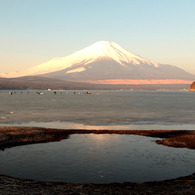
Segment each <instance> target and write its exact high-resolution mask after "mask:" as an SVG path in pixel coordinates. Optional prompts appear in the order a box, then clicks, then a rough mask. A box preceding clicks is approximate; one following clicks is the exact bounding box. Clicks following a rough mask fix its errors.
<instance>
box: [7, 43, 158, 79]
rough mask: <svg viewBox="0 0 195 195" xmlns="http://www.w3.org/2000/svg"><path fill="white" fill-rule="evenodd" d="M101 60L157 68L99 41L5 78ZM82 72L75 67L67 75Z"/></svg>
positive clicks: (155, 65)
mask: <svg viewBox="0 0 195 195" xmlns="http://www.w3.org/2000/svg"><path fill="white" fill-rule="evenodd" d="M101 58H104V59H113V60H114V61H116V62H118V63H119V64H120V65H121V66H126V65H125V63H131V64H134V65H138V64H140V63H144V64H148V65H151V66H154V67H158V63H156V62H153V61H150V60H147V59H145V58H142V57H140V56H137V55H135V54H133V53H131V52H129V51H127V50H126V49H123V48H122V47H120V46H119V45H118V44H116V43H114V42H111V41H99V42H96V43H94V44H92V45H91V46H89V47H86V48H84V49H82V50H80V51H77V52H75V53H73V54H72V55H69V56H66V57H63V58H54V59H52V60H50V61H48V62H46V63H43V64H40V65H38V66H35V67H32V68H30V69H27V70H25V71H23V72H19V73H12V74H10V75H9V74H8V75H7V77H14V76H15V77H19V76H26V75H40V74H47V73H50V72H56V71H60V70H63V69H66V68H70V67H71V66H72V65H75V64H81V63H82V64H83V65H87V64H89V63H92V62H94V61H97V60H98V59H101ZM84 70H85V68H84V67H82V68H78V69H77V68H76V67H75V69H74V71H73V70H72V71H70V72H68V73H72V72H81V71H84Z"/></svg>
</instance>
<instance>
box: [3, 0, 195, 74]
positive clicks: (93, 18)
mask: <svg viewBox="0 0 195 195" xmlns="http://www.w3.org/2000/svg"><path fill="white" fill-rule="evenodd" d="M194 10H195V0H0V73H4V72H12V71H20V70H24V69H26V68H29V67H31V66H35V65H38V64H40V63H43V62H45V61H47V60H50V59H51V58H54V57H64V56H66V55H69V54H71V53H73V52H75V51H77V50H80V49H82V48H84V47H86V46H89V45H91V44H93V43H94V42H97V41H100V40H108V41H114V42H116V43H118V44H119V45H121V46H122V47H124V48H126V49H128V50H129V51H131V52H133V53H136V54H138V55H140V56H142V57H145V58H148V59H151V60H154V61H156V62H158V63H164V64H172V65H176V66H178V67H180V68H182V69H184V70H186V71H188V72H191V73H193V74H195V11H194Z"/></svg>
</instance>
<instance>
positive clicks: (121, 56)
mask: <svg viewBox="0 0 195 195" xmlns="http://www.w3.org/2000/svg"><path fill="white" fill-rule="evenodd" d="M2 76H4V77H8V78H11V77H22V76H43V77H48V78H55V79H62V80H68V81H76V82H88V83H99V84H129V83H133V84H137V83H136V82H138V83H139V82H141V81H142V82H143V83H146V84H150V83H151V84H155V82H157V83H160V82H162V83H166V84H169V82H170V84H171V83H172V84H177V82H179V81H181V80H183V81H182V82H184V80H185V81H186V82H188V81H187V80H194V78H195V77H194V75H192V74H190V73H187V72H185V71H184V70H182V69H180V68H177V67H176V66H172V65H164V64H159V63H157V62H154V61H152V60H148V59H146V58H143V57H140V56H138V55H136V54H133V53H131V52H130V51H128V50H126V49H124V48H122V47H121V46H119V45H118V44H116V43H114V42H110V41H99V42H96V43H94V44H92V45H91V46H89V47H86V48H84V49H82V50H80V51H77V52H75V53H73V54H72V55H69V56H66V57H62V58H54V59H51V60H50V61H48V62H45V63H43V64H40V65H38V66H34V67H32V68H29V69H27V70H25V71H22V72H18V73H10V74H7V75H2ZM137 80H139V81H137ZM147 82H149V83H147ZM174 82H175V83H174ZM190 82H191V81H189V83H190ZM143 83H142V84H143Z"/></svg>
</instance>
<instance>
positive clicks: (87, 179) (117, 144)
mask: <svg viewBox="0 0 195 195" xmlns="http://www.w3.org/2000/svg"><path fill="white" fill-rule="evenodd" d="M155 141H156V138H151V137H143V136H137V135H114V134H112V135H103V134H100V135H96V134H83V135H82V134H74V135H71V136H70V137H69V138H68V139H65V140H62V141H60V142H51V143H44V144H33V145H26V146H19V147H14V148H10V149H6V150H4V151H0V173H3V174H7V175H10V176H15V177H22V178H28V179H35V180H39V181H60V182H67V183H112V182H145V181H154V180H165V179H172V178H176V177H180V176H185V175H189V174H191V173H193V172H194V171H195V152H194V150H190V149H186V148H172V147H166V146H162V145H157V144H156V143H155Z"/></svg>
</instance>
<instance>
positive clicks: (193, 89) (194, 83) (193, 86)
mask: <svg viewBox="0 0 195 195" xmlns="http://www.w3.org/2000/svg"><path fill="white" fill-rule="evenodd" d="M190 89H191V91H195V81H194V82H193V83H192V84H191V86H190Z"/></svg>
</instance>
